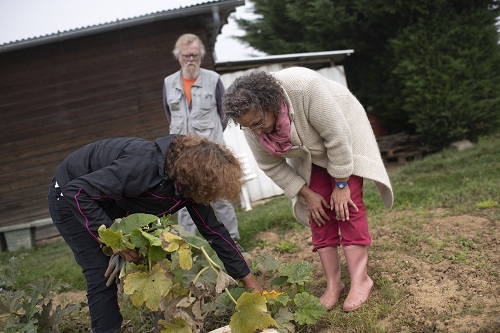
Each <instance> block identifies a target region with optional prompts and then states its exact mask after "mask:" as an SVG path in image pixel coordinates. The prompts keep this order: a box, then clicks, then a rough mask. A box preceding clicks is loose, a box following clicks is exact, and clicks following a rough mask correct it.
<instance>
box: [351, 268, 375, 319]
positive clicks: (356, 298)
mask: <svg viewBox="0 0 500 333" xmlns="http://www.w3.org/2000/svg"><path fill="white" fill-rule="evenodd" d="M372 288H373V280H372V279H371V278H370V277H369V276H367V279H366V280H365V281H364V282H363V283H362V284H359V285H356V286H351V290H349V294H348V295H347V298H346V299H345V301H344V311H354V310H357V309H359V308H360V307H361V306H362V305H363V304H364V303H365V302H366V301H367V300H368V297H370V293H371V291H372Z"/></svg>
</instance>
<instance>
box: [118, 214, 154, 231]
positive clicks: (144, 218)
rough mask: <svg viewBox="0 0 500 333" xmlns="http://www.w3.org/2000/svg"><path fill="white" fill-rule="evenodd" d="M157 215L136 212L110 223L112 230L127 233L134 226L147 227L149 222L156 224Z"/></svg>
mask: <svg viewBox="0 0 500 333" xmlns="http://www.w3.org/2000/svg"><path fill="white" fill-rule="evenodd" d="M157 221H158V217H157V216H155V215H151V214H143V213H137V214H132V215H129V216H127V217H124V218H123V219H121V220H117V221H115V222H114V223H113V224H112V225H111V229H113V230H121V231H123V233H124V234H129V233H131V232H132V230H134V229H135V228H140V229H141V228H143V227H145V228H147V227H148V226H149V224H150V223H153V224H156V223H157Z"/></svg>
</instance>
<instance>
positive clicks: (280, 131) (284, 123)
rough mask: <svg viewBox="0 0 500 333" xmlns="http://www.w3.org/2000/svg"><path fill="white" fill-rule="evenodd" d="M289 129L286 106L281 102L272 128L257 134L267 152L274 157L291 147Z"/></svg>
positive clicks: (290, 128)
mask: <svg viewBox="0 0 500 333" xmlns="http://www.w3.org/2000/svg"><path fill="white" fill-rule="evenodd" d="M291 130H292V126H291V124H290V115H289V114H288V107H287V106H286V104H285V103H283V104H281V111H280V113H279V114H278V117H277V118H276V125H275V126H274V130H273V131H272V132H271V133H269V134H266V133H264V132H262V133H261V134H259V141H260V143H261V144H262V146H263V147H264V148H265V149H266V150H267V151H268V152H269V154H271V155H272V156H275V157H278V156H281V155H283V154H285V153H286V152H287V151H288V150H289V149H290V148H292V139H291Z"/></svg>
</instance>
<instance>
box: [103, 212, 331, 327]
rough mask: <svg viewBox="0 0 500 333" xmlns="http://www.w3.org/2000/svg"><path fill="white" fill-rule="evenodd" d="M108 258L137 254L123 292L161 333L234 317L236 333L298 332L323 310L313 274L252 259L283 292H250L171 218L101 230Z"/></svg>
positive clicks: (143, 217)
mask: <svg viewBox="0 0 500 333" xmlns="http://www.w3.org/2000/svg"><path fill="white" fill-rule="evenodd" d="M99 239H100V240H101V242H102V243H103V245H104V246H103V251H104V252H105V253H106V254H108V255H111V254H112V253H113V250H125V249H133V250H135V251H137V252H138V253H139V254H140V255H141V256H142V259H141V260H140V261H139V262H136V263H132V262H128V261H126V262H125V264H124V265H123V267H122V270H121V272H120V279H121V281H122V283H123V292H124V293H125V294H126V295H129V298H130V301H131V302H132V304H133V305H134V306H135V307H143V306H145V307H147V308H149V309H150V310H151V311H153V312H156V313H158V315H159V317H162V318H163V319H160V320H159V321H158V326H159V330H160V332H161V333H166V332H169V333H189V332H193V333H199V332H202V331H203V328H204V320H205V318H206V317H207V316H208V315H215V316H217V315H221V314H227V313H228V312H230V313H232V315H231V319H230V323H229V326H230V328H231V330H232V331H233V332H236V333H247V332H248V333H253V332H256V331H260V330H264V329H267V328H270V327H274V328H276V329H278V330H279V331H280V332H294V331H295V329H296V327H297V326H301V325H307V324H314V323H315V322H316V321H317V320H318V319H319V318H320V317H321V316H323V315H324V314H325V313H326V310H325V309H324V308H323V307H322V306H321V304H320V302H319V300H318V298H316V297H315V296H313V295H312V294H310V293H308V292H307V290H306V283H308V282H310V281H311V280H312V266H311V265H310V264H309V263H307V262H299V263H292V264H285V263H281V262H279V261H278V260H277V259H275V258H273V257H271V256H270V255H267V254H263V255H259V256H257V257H256V258H255V260H254V261H253V263H252V268H253V270H254V272H255V274H265V275H266V277H269V279H270V280H271V285H272V286H273V288H274V287H275V288H276V289H278V290H271V291H264V292H263V293H262V294H261V293H258V292H247V291H244V289H243V288H242V287H241V286H239V285H238V283H237V282H236V281H235V280H234V279H233V278H232V277H231V276H229V275H228V274H227V273H226V272H225V271H224V269H223V266H222V262H221V261H220V260H219V258H218V257H217V256H216V255H215V253H214V251H213V250H212V249H211V248H210V246H209V244H208V242H207V241H206V240H205V239H203V238H200V237H197V236H194V235H192V234H187V233H185V232H184V231H183V229H182V227H180V226H178V225H174V223H173V222H172V221H170V216H164V217H162V218H158V217H156V216H154V215H150V214H132V215H129V216H127V217H126V218H123V219H119V220H116V221H115V222H114V223H113V224H112V225H111V226H110V227H109V228H107V227H106V226H104V225H102V226H101V227H100V228H99Z"/></svg>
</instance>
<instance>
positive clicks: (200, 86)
mask: <svg viewBox="0 0 500 333" xmlns="http://www.w3.org/2000/svg"><path fill="white" fill-rule="evenodd" d="M218 80H219V74H217V73H215V72H213V71H209V70H206V69H203V68H200V75H199V76H198V78H197V79H196V82H195V83H194V84H193V86H192V88H191V110H190V109H189V105H188V103H187V99H186V96H185V95H184V87H183V85H182V77H181V71H178V72H177V73H174V74H172V75H169V76H168V77H166V78H165V85H164V87H165V88H164V89H165V96H166V99H167V103H168V107H169V108H170V114H171V119H170V134H186V133H197V134H200V135H202V136H204V137H207V138H209V139H210V140H212V141H215V142H218V143H224V137H223V135H222V133H223V128H222V123H221V119H220V115H219V113H218V112H217V103H216V100H215V88H216V86H217V82H218Z"/></svg>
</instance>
